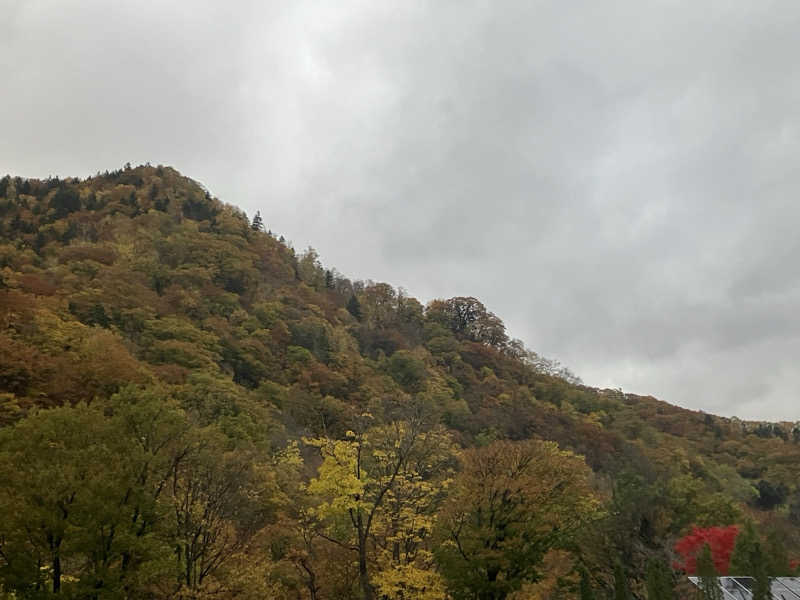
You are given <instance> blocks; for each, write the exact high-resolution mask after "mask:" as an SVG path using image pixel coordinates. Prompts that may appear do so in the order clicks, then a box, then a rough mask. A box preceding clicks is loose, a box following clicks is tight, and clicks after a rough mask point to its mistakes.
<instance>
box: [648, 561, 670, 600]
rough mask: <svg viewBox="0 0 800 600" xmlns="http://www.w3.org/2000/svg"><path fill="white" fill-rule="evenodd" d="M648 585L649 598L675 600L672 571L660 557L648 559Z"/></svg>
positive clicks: (651, 599)
mask: <svg viewBox="0 0 800 600" xmlns="http://www.w3.org/2000/svg"><path fill="white" fill-rule="evenodd" d="M646 585H647V598H648V600H673V598H674V597H675V593H674V590H673V587H672V573H670V570H669V567H668V566H667V565H666V563H665V562H664V561H662V560H660V559H658V558H655V557H653V558H651V559H650V560H649V561H647V579H646Z"/></svg>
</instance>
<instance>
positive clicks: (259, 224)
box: [250, 210, 264, 231]
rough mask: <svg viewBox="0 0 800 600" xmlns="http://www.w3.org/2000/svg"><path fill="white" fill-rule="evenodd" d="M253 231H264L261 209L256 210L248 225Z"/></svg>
mask: <svg viewBox="0 0 800 600" xmlns="http://www.w3.org/2000/svg"><path fill="white" fill-rule="evenodd" d="M250 228H251V229H252V230H253V231H264V221H263V220H262V219H261V211H260V210H257V211H256V216H254V217H253V223H252V225H250Z"/></svg>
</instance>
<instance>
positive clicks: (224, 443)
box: [0, 165, 800, 600]
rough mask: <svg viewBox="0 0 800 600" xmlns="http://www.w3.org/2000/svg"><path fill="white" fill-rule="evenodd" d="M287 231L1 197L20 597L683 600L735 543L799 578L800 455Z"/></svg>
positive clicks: (2, 408) (65, 195) (0, 335)
mask: <svg viewBox="0 0 800 600" xmlns="http://www.w3.org/2000/svg"><path fill="white" fill-rule="evenodd" d="M264 209H265V214H264V215H263V220H262V215H257V216H256V217H255V218H253V219H252V220H251V219H248V217H247V216H246V215H245V214H244V213H242V212H241V211H240V210H238V209H236V208H234V207H233V206H231V205H227V204H223V203H222V202H220V201H219V200H217V199H215V198H213V197H212V196H211V195H210V193H209V192H208V191H206V190H205V189H204V188H203V187H202V186H200V185H199V184H197V183H196V182H194V181H192V180H190V179H188V178H186V177H183V176H182V175H180V174H179V173H178V172H176V171H175V170H173V169H171V168H168V167H160V166H159V167H152V166H149V165H148V166H141V167H137V168H130V167H129V166H126V167H125V168H124V169H122V170H119V171H115V172H113V173H105V174H102V175H100V174H99V175H98V176H96V177H92V178H89V179H86V180H79V179H64V180H60V179H48V180H30V179H22V178H15V177H10V176H7V177H5V178H3V179H1V180H0V484H2V485H0V597H3V594H5V595H6V597H8V598H43V597H50V596H51V595H61V596H64V597H69V598H73V597H74V598H176V597H181V598H211V597H214V598H245V599H247V598H253V599H255V598H301V599H310V600H328V599H339V598H344V599H347V598H388V599H406V600H407V599H411V598H424V599H431V600H433V599H444V598H454V599H501V598H515V599H517V600H522V599H532V598H542V599H544V598H570V597H577V596H578V595H580V596H581V597H582V598H586V599H588V598H591V597H595V598H604V597H615V598H620V600H621V599H623V598H625V597H630V595H631V594H633V595H634V596H635V597H637V598H650V599H651V600H657V599H658V600H660V599H661V598H664V599H666V598H673V597H675V595H676V594H682V593H684V592H682V591H681V590H682V587H681V585H682V584H681V583H680V582H681V581H682V577H681V575H682V574H683V573H684V571H683V570H682V569H685V570H693V569H694V568H695V566H694V562H692V561H694V560H695V559H696V558H698V556H696V555H697V553H698V552H700V549H701V548H702V544H699V545H698V543H694V542H693V540H694V541H695V542H696V541H697V540H698V539H700V540H703V539H706V538H704V537H703V536H706V537H707V539H709V540H711V541H714V540H721V539H723V538H724V535H725V534H724V532H725V531H727V532H728V534H727V535H729V538H730V539H729V542H730V543H729V544H728V545H729V546H730V545H731V544H733V543H734V541H733V538H736V534H737V532H739V531H741V532H747V535H745V533H742V534H741V535H739V538H740V539H741V540H744V539H745V538H747V543H748V544H750V546H752V545H753V544H756V545H758V546H759V548H760V549H761V551H760V554H758V556H759V557H761V558H758V559H756V558H754V559H752V560H754V561H755V560H762V559H763V561H765V562H764V564H766V565H768V567H767V568H768V569H769V572H770V574H772V575H784V574H789V573H790V571H791V569H792V568H793V564H794V563H793V560H794V559H795V558H800V488H798V475H799V474H800V464H798V458H800V430H798V429H795V428H794V427H793V426H792V425H791V424H769V423H744V422H740V421H737V420H735V419H734V420H731V419H725V418H720V417H715V416H712V415H707V414H703V413H698V412H693V411H689V410H684V409H681V408H678V407H675V406H671V405H669V404H666V403H664V402H660V401H658V400H655V399H653V398H648V397H639V396H633V395H630V394H624V393H622V392H621V391H617V390H597V389H593V388H590V387H587V386H584V385H582V384H581V383H580V382H579V381H578V380H577V379H576V378H575V377H574V376H573V375H572V374H571V373H570V372H569V371H568V370H566V369H563V368H561V367H560V366H559V365H558V364H557V363H554V362H552V361H548V360H546V359H544V358H542V357H540V356H538V355H536V354H535V353H534V352H532V351H530V350H528V349H526V348H525V347H524V346H523V344H522V343H521V342H519V341H517V340H514V339H512V338H511V337H510V335H509V333H508V332H506V330H505V327H504V325H503V323H502V321H501V320H500V319H499V318H498V317H497V316H496V315H494V314H493V313H491V312H490V311H489V310H488V309H487V308H486V307H484V306H483V305H482V304H481V303H480V302H479V301H478V300H476V299H474V298H451V299H437V300H432V301H430V302H428V303H427V304H423V303H422V302H420V301H419V300H417V299H415V298H413V297H410V296H408V295H407V294H406V293H405V292H404V291H403V290H398V289H395V288H393V287H392V286H391V285H389V284H386V283H376V282H372V281H367V282H364V281H352V280H350V279H348V278H346V277H344V276H343V275H341V274H340V273H338V272H337V271H336V270H335V269H332V268H325V267H324V266H323V265H322V264H321V263H320V260H319V258H318V256H317V254H316V253H315V252H314V251H313V250H312V249H308V250H306V251H303V252H296V251H295V250H294V249H292V247H291V246H290V245H289V244H288V243H286V242H285V241H284V240H283V239H282V238H278V237H276V235H275V234H272V233H271V232H270V231H269V226H270V222H269V215H268V211H267V209H268V207H267V206H265V207H264ZM435 259H436V257H432V258H431V260H435ZM541 293H543V294H545V293H547V290H541ZM532 342H533V343H535V340H532ZM731 525H735V526H737V528H735V529H731V528H728V529H724V527H727V526H731ZM712 527H718V528H719V529H709V528H712ZM693 528H695V529H693ZM697 528H699V529H697ZM731 532H733V533H732V534H731ZM730 535H732V536H733V537H730ZM693 536H694V537H693ZM715 536H716V537H715ZM720 536H722V537H720ZM725 539H727V538H725ZM715 543H716V542H715ZM719 543H720V544H722V545H724V543H723V542H719ZM676 544H677V548H676ZM743 544H744V542H742V547H744V546H743ZM711 546H712V551H716V550H715V548H714V544H713V543H712V544H711ZM687 548H689V549H688V550H687ZM728 550H730V548H728ZM742 552H743V551H742ZM742 552H740V553H739V556H738V557H734V558H736V561H735V562H734V564H735V565H738V568H741V569H747V568H750V567H752V568H755V567H753V565H754V564H755V563H748V562H747V561H746V560H745V559H743V558H742V556H743V554H742ZM692 553H694V554H692ZM717 554H719V553H717ZM751 554H752V553H751ZM748 556H750V555H748ZM754 556H755V555H754ZM717 558H719V557H718V556H715V559H717ZM759 564H761V563H759ZM716 567H717V570H725V569H727V568H728V566H727V562H725V561H722V562H720V561H719V560H717V561H716Z"/></svg>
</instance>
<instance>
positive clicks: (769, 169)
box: [0, 0, 800, 420]
mask: <svg viewBox="0 0 800 600" xmlns="http://www.w3.org/2000/svg"><path fill="white" fill-rule="evenodd" d="M0 15H2V16H0V172H10V173H12V174H18V175H23V176H31V177H46V176H48V175H61V176H67V175H80V176H85V175H89V174H92V173H94V172H96V171H102V170H106V169H115V168H118V167H120V166H121V165H122V164H123V163H125V162H128V161H130V162H132V163H134V164H136V163H143V162H146V161H150V162H151V163H153V164H158V163H161V164H169V165H172V166H175V167H176V168H177V169H179V170H180V171H182V172H183V173H184V174H186V175H189V176H191V177H194V178H195V179H198V180H200V181H202V182H203V183H204V184H205V185H206V186H207V187H208V188H209V189H210V190H211V191H212V192H213V193H214V194H215V195H216V196H218V197H219V198H221V199H222V200H224V201H226V202H230V203H232V204H236V205H238V206H240V207H242V208H243V209H245V210H246V211H247V212H248V214H251V215H252V214H253V213H254V212H255V210H257V209H260V210H261V212H262V215H263V216H264V218H265V221H266V224H267V225H268V227H270V228H271V229H272V230H273V231H276V232H279V233H283V234H284V235H285V236H286V237H287V238H288V239H289V240H291V241H292V242H293V243H294V245H295V247H297V248H303V247H305V246H307V245H309V244H311V245H313V246H314V247H315V248H317V250H318V251H319V252H320V253H321V255H322V257H323V260H324V262H325V263H326V265H330V266H335V267H336V268H338V269H339V270H340V271H341V272H343V273H345V274H346V275H349V276H351V277H354V278H372V279H375V280H380V281H388V282H391V283H393V284H394V285H397V286H402V287H404V288H406V289H407V290H408V291H409V293H411V294H412V295H415V296H417V297H418V298H420V299H421V300H423V301H427V300H429V299H431V298H434V297H450V296H455V295H474V296H477V297H479V298H480V299H482V300H483V301H484V302H485V304H486V305H487V306H488V307H489V308H490V309H491V310H493V311H494V312H495V313H497V314H498V315H499V316H500V317H501V318H503V319H504V321H505V322H506V324H507V325H508V328H509V330H510V332H511V334H512V335H513V336H515V337H519V338H521V339H523V340H524V341H525V343H526V344H527V345H528V346H530V347H531V348H533V349H534V350H536V351H538V352H540V353H542V354H544V355H546V356H550V357H554V358H557V359H559V360H560V361H562V362H563V363H564V364H566V365H568V366H570V367H571V368H572V369H573V370H574V371H575V372H576V373H577V374H578V375H580V376H581V377H582V378H583V380H584V381H585V382H586V383H588V384H592V385H598V386H606V387H615V388H619V387H621V388H622V389H623V390H624V391H628V392H635V393H642V394H653V395H655V396H657V397H659V398H661V399H664V400H667V401H669V402H672V403H675V404H679V405H682V406H686V407H690V408H696V409H703V410H706V411H709V412H715V413H719V414H723V415H738V416H740V417H744V418H769V419H792V420H794V419H799V418H800V402H798V396H800V364H799V363H798V358H800V314H798V307H800V236H798V233H797V230H798V226H800V198H798V192H799V191H800V168H799V167H800V165H798V161H800V61H798V56H800V35H798V31H800V3H798V2H796V1H794V0H790V1H787V2H767V1H762V2H752V1H747V2H736V1H734V0H724V1H711V2H698V1H696V0H691V1H686V2H680V1H677V0H652V1H649V2H642V1H641V0H625V1H613V0H608V1H605V2H597V1H595V0H589V1H586V2H579V1H574V2H561V1H553V2H545V1H533V0H508V1H503V2H490V1H470V0H457V1H456V0H453V1H450V0H430V1H427V2H423V1H416V0H396V1H395V0H387V1H383V2H375V1H374V0H336V2H312V1H305V0H287V1H286V2H251V3H248V2H239V3H236V2H225V3H223V2H200V1H198V0H192V1H191V2H190V1H186V2H178V1H171V2H149V1H139V2H135V3H134V2H126V3H122V2H117V3H109V2H105V1H104V2H99V1H97V2H95V1H85V0H83V1H80V2H70V1H67V0H53V1H43V0H0Z"/></svg>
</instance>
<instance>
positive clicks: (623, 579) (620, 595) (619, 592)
mask: <svg viewBox="0 0 800 600" xmlns="http://www.w3.org/2000/svg"><path fill="white" fill-rule="evenodd" d="M630 599H631V591H630V588H629V587H628V577H627V576H626V575H625V568H624V567H623V566H622V563H621V562H619V561H617V562H616V564H615V565H614V600H630Z"/></svg>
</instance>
